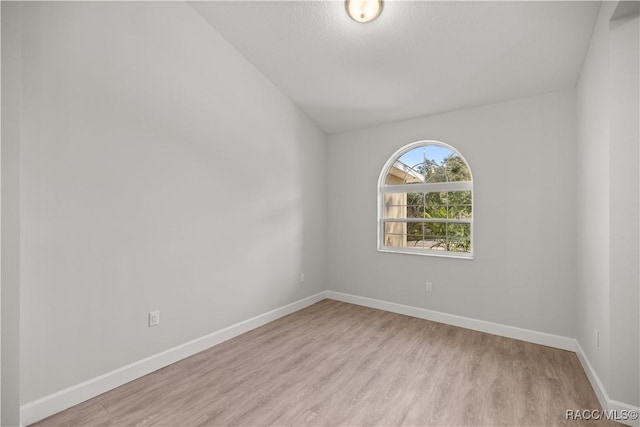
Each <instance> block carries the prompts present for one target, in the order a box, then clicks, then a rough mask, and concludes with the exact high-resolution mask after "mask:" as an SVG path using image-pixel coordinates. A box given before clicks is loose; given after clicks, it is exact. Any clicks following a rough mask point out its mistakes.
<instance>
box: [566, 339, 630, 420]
mask: <svg viewBox="0 0 640 427" xmlns="http://www.w3.org/2000/svg"><path fill="white" fill-rule="evenodd" d="M576 354H577V355H578V359H579V360H580V363H581V364H582V368H583V369H584V371H585V372H586V374H587V378H589V382H590V383H591V387H593V391H595V393H596V396H597V397H598V400H599V401H600V405H602V409H606V410H608V411H614V412H615V413H616V414H618V416H619V417H623V416H625V415H626V414H631V413H633V412H635V414H640V406H633V405H630V404H628V403H624V402H619V401H617V400H613V399H611V398H610V397H609V393H607V389H606V388H605V387H604V384H602V381H600V377H598V374H597V373H596V371H595V369H594V368H593V365H592V364H591V362H589V358H587V355H586V353H585V352H584V350H583V348H582V346H581V345H580V342H579V341H578V340H576ZM616 421H618V422H620V423H622V424H626V425H628V426H632V427H640V419H638V418H637V417H636V419H635V420H631V419H623V418H621V419H618V420H616Z"/></svg>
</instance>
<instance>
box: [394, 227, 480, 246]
mask: <svg viewBox="0 0 640 427" xmlns="http://www.w3.org/2000/svg"><path fill="white" fill-rule="evenodd" d="M470 236H471V224H451V223H444V222H428V221H425V222H385V224H384V242H385V244H384V245H385V246H387V247H392V248H421V249H430V250H440V251H451V252H470V251H471V237H470Z"/></svg>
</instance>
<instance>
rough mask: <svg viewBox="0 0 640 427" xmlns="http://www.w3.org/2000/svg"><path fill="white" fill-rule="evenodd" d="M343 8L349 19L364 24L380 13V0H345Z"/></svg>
mask: <svg viewBox="0 0 640 427" xmlns="http://www.w3.org/2000/svg"><path fill="white" fill-rule="evenodd" d="M345 8H346V9H347V13H348V14H349V16H350V17H351V19H353V20H354V21H357V22H361V23H363V24H364V23H366V22H371V21H373V20H374V19H376V18H377V17H378V16H379V15H380V12H381V11H382V0H346V2H345Z"/></svg>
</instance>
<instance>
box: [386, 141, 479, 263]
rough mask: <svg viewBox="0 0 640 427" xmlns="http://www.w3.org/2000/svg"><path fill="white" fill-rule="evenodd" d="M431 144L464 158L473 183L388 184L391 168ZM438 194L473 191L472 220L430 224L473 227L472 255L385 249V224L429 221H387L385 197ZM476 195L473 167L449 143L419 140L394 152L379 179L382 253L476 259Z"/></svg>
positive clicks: (405, 248)
mask: <svg viewBox="0 0 640 427" xmlns="http://www.w3.org/2000/svg"><path fill="white" fill-rule="evenodd" d="M428 145H436V146H440V147H443V148H446V149H447V150H450V151H452V152H454V153H455V154H456V155H458V156H460V158H461V159H462V160H463V161H464V162H465V164H466V165H467V168H468V169H469V174H470V175H471V181H458V182H435V183H414V184H391V185H389V184H386V178H387V174H388V173H389V171H390V169H391V167H392V166H393V165H394V164H395V162H396V161H397V160H398V159H399V158H400V157H402V156H403V155H404V154H405V153H407V152H409V151H411V150H413V149H415V148H419V147H425V146H428ZM436 191H471V212H472V215H471V219H454V218H451V219H429V220H428V222H447V223H453V224H456V223H466V224H470V228H471V230H470V233H469V234H470V238H471V248H470V252H468V253H467V252H453V251H451V252H450V251H443V250H436V249H424V248H408V247H404V248H399V247H392V246H385V244H384V223H385V222H407V223H409V222H425V220H424V219H422V218H398V219H397V220H395V219H390V218H384V216H383V215H384V214H383V212H384V195H385V194H388V193H431V192H436ZM474 204H475V194H474V192H473V173H472V171H471V166H470V165H469V162H467V159H465V157H464V156H463V155H462V154H461V153H460V152H459V151H458V150H457V149H455V148H454V147H452V146H451V145H449V144H445V143H444V142H441V141H435V140H424V141H416V142H413V143H411V144H408V145H405V146H404V147H402V148H400V149H399V150H398V151H396V152H395V153H393V155H391V157H389V160H387V162H386V163H385V165H384V167H383V168H382V171H381V172H380V177H379V178H378V251H379V252H390V253H400V254H411V255H423V256H432V257H443V258H459V259H473V257H474V241H475V239H474V234H473V230H474V226H473V218H474V217H475V206H474Z"/></svg>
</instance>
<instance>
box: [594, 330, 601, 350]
mask: <svg viewBox="0 0 640 427" xmlns="http://www.w3.org/2000/svg"><path fill="white" fill-rule="evenodd" d="M595 338H596V347H600V331H599V330H597V329H596V337H595Z"/></svg>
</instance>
